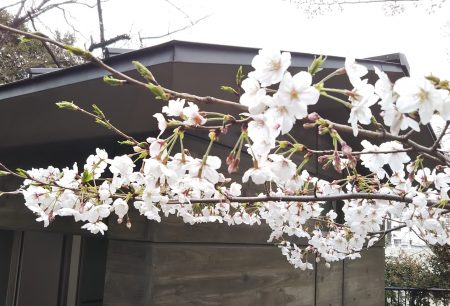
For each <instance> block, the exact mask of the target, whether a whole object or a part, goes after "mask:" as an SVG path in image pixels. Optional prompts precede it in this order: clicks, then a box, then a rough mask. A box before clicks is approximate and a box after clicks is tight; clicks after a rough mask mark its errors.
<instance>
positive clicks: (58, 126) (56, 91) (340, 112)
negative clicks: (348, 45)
mask: <svg viewBox="0 0 450 306" xmlns="http://www.w3.org/2000/svg"><path fill="white" fill-rule="evenodd" d="M257 52H258V49H254V48H242V47H232V46H221V45H210V44H201V43H190V42H181V41H172V42H168V43H165V44H162V45H158V46H153V47H149V48H145V49H140V50H135V51H130V52H127V53H123V54H120V55H116V56H114V57H110V58H108V59H106V60H105V61H106V63H107V64H109V65H111V66H112V67H114V68H115V69H117V70H119V71H121V72H124V73H127V74H129V75H131V76H133V77H136V78H139V75H138V74H137V72H136V71H135V69H134V66H133V65H132V63H131V62H132V61H133V60H138V61H140V62H141V63H143V64H144V65H145V66H147V67H150V69H151V70H152V72H153V74H154V75H155V76H156V78H157V79H158V81H159V82H160V83H161V84H162V85H163V86H165V87H167V88H171V89H173V90H175V91H178V92H190V93H193V94H197V95H202V96H215V97H218V98H223V99H234V100H236V97H234V96H232V95H230V94H229V93H226V92H223V91H221V90H220V86H221V85H232V84H233V80H234V79H235V75H236V70H237V69H238V67H239V66H240V65H242V66H243V67H244V73H247V72H249V71H251V70H252V68H251V67H250V63H251V61H252V59H253V57H254V56H255V55H256V54H257ZM291 55H292V65H291V68H290V71H291V72H293V73H295V72H297V71H299V70H304V69H305V67H308V65H309V64H310V63H311V61H312V60H313V58H314V55H312V54H306V53H297V52H292V53H291ZM360 63H362V64H365V65H366V66H367V67H368V68H369V70H371V71H370V73H369V75H368V78H369V81H370V82H374V81H375V80H376V78H377V77H376V75H375V73H374V72H373V66H374V65H376V66H378V67H379V68H380V69H381V70H383V71H385V72H387V73H388V75H389V77H390V78H391V79H392V80H396V79H398V78H400V77H402V76H405V75H407V73H406V72H407V70H406V69H407V67H406V66H404V65H403V64H402V63H397V62H385V61H380V60H373V59H365V60H361V61H360ZM343 66H344V58H342V57H336V56H328V57H327V60H326V61H325V64H324V65H323V67H324V69H323V71H320V72H319V73H318V74H317V75H316V76H315V78H316V79H320V78H322V77H324V76H325V75H326V74H328V73H330V72H331V71H333V70H335V69H337V68H340V67H343ZM405 70H406V72H405ZM105 74H106V72H105V71H104V70H103V69H101V68H99V67H97V66H95V65H94V64H91V63H86V64H82V65H78V66H74V67H70V68H66V69H61V70H58V71H53V72H49V73H47V74H42V75H38V76H36V77H34V78H32V79H25V80H21V81H18V82H14V83H10V84H6V85H3V86H0V153H1V151H2V150H5V149H8V148H9V149H14V148H17V150H23V149H20V148H24V147H30V146H34V145H45V144H51V143H74V142H75V143H77V144H80V145H82V142H83V143H84V142H86V141H89V140H93V139H100V138H102V137H103V138H105V137H111V136H112V135H113V134H112V132H111V131H109V130H107V129H104V128H102V127H99V126H98V125H97V124H95V123H94V122H93V120H91V118H88V117H86V116H83V115H82V114H79V113H75V112H70V111H66V110H60V109H58V108H57V107H56V106H55V102H59V101H74V102H75V103H76V104H77V105H79V106H80V107H83V108H85V109H90V108H91V105H92V104H94V103H95V104H97V105H98V106H99V107H100V108H101V109H102V110H103V111H104V112H105V114H106V115H107V117H108V118H109V119H110V120H111V122H113V123H114V124H115V125H116V126H117V127H119V128H120V129H121V130H123V131H125V132H126V133H129V134H133V135H149V134H151V133H155V132H156V131H157V124H156V120H155V119H154V118H152V114H154V113H155V112H158V111H160V109H161V102H160V101H157V100H155V99H154V98H153V96H152V94H151V93H150V92H149V91H147V90H145V89H143V88H137V87H135V86H120V87H111V86H109V85H107V84H105V83H104V82H103V81H102V78H103V76H104V75H105ZM327 86H328V87H334V88H349V86H351V85H350V84H349V83H348V78H347V77H345V76H338V77H336V78H333V79H331V80H329V81H328V82H327ZM202 108H203V107H202ZM212 108H214V111H219V112H224V113H225V112H231V113H232V114H236V111H235V110H233V109H230V108H227V107H224V106H217V107H216V106H210V105H206V106H204V109H205V110H212ZM312 110H313V111H318V112H319V113H320V114H321V115H322V116H324V117H327V118H330V119H332V120H335V121H337V122H341V123H345V121H346V120H347V119H346V118H348V109H346V108H344V107H342V106H341V105H339V104H337V103H318V104H317V105H316V106H314V108H312ZM238 132H239V131H237V132H236V133H238ZM228 138H229V139H228ZM227 139H228V140H227ZM223 141H224V142H226V141H232V137H225V138H223ZM225 144H226V145H231V146H232V145H233V144H232V143H225ZM14 150H16V149H14ZM26 150H27V149H25V151H26ZM0 155H1V154H0Z"/></svg>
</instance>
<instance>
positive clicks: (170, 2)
mask: <svg viewBox="0 0 450 306" xmlns="http://www.w3.org/2000/svg"><path fill="white" fill-rule="evenodd" d="M165 1H166V2H167V3H169V4H170V5H171V6H173V7H174V8H175V9H176V10H177V11H179V12H180V13H181V14H183V15H184V17H186V19H187V20H189V22H190V23H191V25H194V22H193V21H192V19H191V17H190V16H189V14H187V13H186V12H185V11H184V10H182V9H181V8H180V7H179V6H177V5H175V4H174V3H173V2H172V1H170V0H165Z"/></svg>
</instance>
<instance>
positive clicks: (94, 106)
mask: <svg viewBox="0 0 450 306" xmlns="http://www.w3.org/2000/svg"><path fill="white" fill-rule="evenodd" d="M92 109H93V110H94V113H95V114H96V115H97V116H99V117H102V118H105V114H104V113H103V112H102V110H101V109H100V108H99V107H98V106H97V105H95V104H92Z"/></svg>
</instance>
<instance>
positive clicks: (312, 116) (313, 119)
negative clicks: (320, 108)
mask: <svg viewBox="0 0 450 306" xmlns="http://www.w3.org/2000/svg"><path fill="white" fill-rule="evenodd" d="M319 118H320V116H319V114H318V113H316V112H313V113H310V114H308V120H309V121H311V122H316V120H317V119H319Z"/></svg>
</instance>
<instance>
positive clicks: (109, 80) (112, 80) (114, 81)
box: [103, 75, 126, 86]
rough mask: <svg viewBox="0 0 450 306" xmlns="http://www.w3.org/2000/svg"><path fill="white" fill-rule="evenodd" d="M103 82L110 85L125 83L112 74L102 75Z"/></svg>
mask: <svg viewBox="0 0 450 306" xmlns="http://www.w3.org/2000/svg"><path fill="white" fill-rule="evenodd" d="M103 82H105V83H106V84H108V85H110V86H120V85H123V84H125V83H126V81H125V80H119V79H116V78H114V77H112V76H108V75H105V76H104V77H103Z"/></svg>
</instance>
